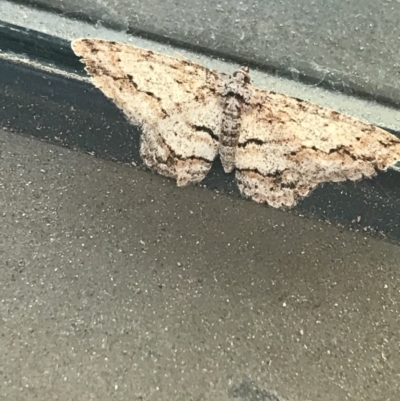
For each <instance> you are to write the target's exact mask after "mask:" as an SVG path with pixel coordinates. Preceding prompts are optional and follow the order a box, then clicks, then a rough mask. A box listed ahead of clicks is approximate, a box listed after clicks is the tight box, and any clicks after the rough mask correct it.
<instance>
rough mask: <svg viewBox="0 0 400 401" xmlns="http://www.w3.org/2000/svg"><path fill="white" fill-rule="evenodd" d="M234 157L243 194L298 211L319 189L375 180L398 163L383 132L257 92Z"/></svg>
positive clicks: (398, 152)
mask: <svg viewBox="0 0 400 401" xmlns="http://www.w3.org/2000/svg"><path fill="white" fill-rule="evenodd" d="M253 103H254V104H253V107H252V108H251V109H250V110H249V112H248V113H246V114H244V115H243V116H242V120H241V134H240V138H239V145H238V149H237V152H236V179H237V183H238V186H239V189H240V191H241V192H242V193H243V194H245V195H247V196H249V197H250V198H251V199H253V200H255V201H257V202H267V203H268V204H269V205H271V206H273V207H282V206H288V207H290V206H294V205H295V204H296V202H297V200H298V198H299V197H303V196H306V195H308V194H309V193H310V192H311V191H312V190H313V189H314V188H315V187H316V186H317V185H318V184H321V183H324V182H332V181H333V182H337V181H344V180H359V179H361V178H363V177H372V176H374V175H375V174H376V172H377V170H385V169H387V168H388V167H389V166H391V165H392V164H394V163H395V162H396V161H397V160H400V140H399V138H397V137H396V136H394V135H392V134H389V133H388V132H386V131H383V130H382V129H379V128H377V127H374V126H372V125H369V124H366V123H364V122H361V121H359V120H356V119H354V118H351V117H348V116H345V115H343V114H339V113H337V112H335V111H333V110H329V109H326V108H323V107H320V106H318V105H315V104H311V103H308V102H305V101H301V100H298V99H295V98H290V97H287V96H284V95H279V94H275V93H273V92H266V91H265V92H264V91H261V90H256V91H255V97H254V102H253Z"/></svg>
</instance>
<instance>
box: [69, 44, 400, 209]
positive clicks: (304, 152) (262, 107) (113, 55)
mask: <svg viewBox="0 0 400 401" xmlns="http://www.w3.org/2000/svg"><path fill="white" fill-rule="evenodd" d="M72 49H73V50H74V52H75V54H76V55H77V56H79V57H81V58H82V61H83V63H84V64H85V65H86V70H87V72H88V73H89V74H90V76H91V79H92V82H93V83H94V85H95V86H96V87H97V88H99V89H100V90H101V91H102V92H103V93H104V94H105V95H106V96H107V97H108V98H110V99H111V100H112V101H113V102H114V103H115V104H116V105H117V106H118V107H119V108H120V109H122V111H123V112H124V113H125V115H126V116H127V118H128V119H129V120H130V121H131V122H132V123H133V124H135V125H139V126H140V127H141V131H142V134H141V144H140V154H141V157H142V158H143V161H144V163H145V164H146V165H147V166H148V167H150V168H151V169H153V170H155V171H156V172H158V173H159V174H162V175H164V176H167V177H171V178H173V179H175V180H176V182H177V184H178V186H184V185H187V184H191V183H198V182H200V181H201V180H203V179H204V177H205V176H206V175H207V173H208V171H209V170H210V168H211V166H212V163H213V160H214V159H215V158H216V157H217V155H218V154H219V157H220V159H221V162H222V166H223V168H224V170H225V172H227V173H229V172H231V171H235V177H236V182H237V185H238V187H239V189H240V191H241V193H242V194H244V195H245V196H247V197H250V198H251V199H253V200H254V201H256V202H266V203H268V204H269V205H271V206H273V207H292V206H294V205H295V204H296V202H297V201H298V200H299V198H301V197H304V196H307V195H308V194H309V193H310V192H311V191H312V190H313V189H314V188H315V187H316V186H317V185H319V184H321V183H324V182H332V181H333V182H338V181H344V180H359V179H361V178H363V177H372V176H374V175H375V174H376V173H377V171H378V170H386V169H387V168H388V167H389V166H391V165H392V164H394V163H395V162H396V161H398V160H400V140H399V139H398V138H397V137H396V136H394V135H392V134H390V133H388V132H386V131H384V130H382V129H380V128H377V127H375V126H372V125H370V124H367V123H364V122H361V121H359V120H356V119H354V118H352V117H349V116H346V115H343V114H340V113H338V112H336V111H333V110H329V109H326V108H324V107H320V106H318V105H316V104H312V103H308V102H306V101H303V100H300V99H296V98H293V97H289V96H285V95H282V94H277V93H274V92H270V91H266V90H261V89H258V88H256V87H254V86H253V85H252V84H251V79H250V73H249V70H248V68H246V67H242V68H241V69H239V70H237V71H236V72H235V73H233V74H232V75H226V74H222V73H219V72H217V71H214V70H211V69H208V68H205V67H203V66H201V65H199V64H196V63H194V62H191V61H187V60H179V59H176V58H173V57H168V56H165V55H162V54H158V53H155V52H153V51H150V50H145V49H141V48H138V47H134V46H131V45H127V44H123V43H118V42H110V41H106V40H102V39H91V38H90V39H89V38H85V39H77V40H74V41H73V42H72Z"/></svg>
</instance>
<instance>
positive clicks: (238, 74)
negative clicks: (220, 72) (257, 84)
mask: <svg viewBox="0 0 400 401" xmlns="http://www.w3.org/2000/svg"><path fill="white" fill-rule="evenodd" d="M233 77H234V78H236V79H237V80H240V81H242V82H243V83H245V84H249V83H251V78H250V70H249V67H241V68H240V69H238V70H237V71H235V72H234V73H233Z"/></svg>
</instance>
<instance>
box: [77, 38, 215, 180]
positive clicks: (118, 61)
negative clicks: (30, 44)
mask: <svg viewBox="0 0 400 401" xmlns="http://www.w3.org/2000/svg"><path fill="white" fill-rule="evenodd" d="M72 48H73V50H74V52H75V53H76V54H77V55H78V56H80V57H82V59H83V62H84V63H85V64H86V70H87V71H88V72H89V74H90V75H91V77H92V81H93V83H94V84H95V86H96V87H98V88H99V89H100V90H101V91H102V92H103V93H104V94H105V95H106V96H107V97H108V98H110V99H111V100H112V101H113V102H114V103H115V104H116V105H117V106H118V107H119V108H120V109H122V110H123V112H124V113H125V114H126V116H127V117H128V119H129V120H130V121H131V122H132V123H134V124H137V125H140V126H141V127H142V136H141V156H142V158H143V160H144V162H145V164H146V165H147V166H148V167H150V168H152V169H154V170H156V171H157V172H158V173H160V174H163V175H165V176H168V177H171V178H174V179H176V180H177V183H178V185H186V184H188V183H192V182H199V181H201V180H202V179H203V178H204V177H205V176H206V174H207V173H208V171H209V169H210V168H211V165H212V161H213V160H214V158H215V156H216V155H217V153H218V138H219V135H220V129H221V128H220V127H221V118H220V95H219V93H220V91H221V88H222V82H221V79H220V77H219V75H218V74H217V73H216V72H214V71H211V70H208V69H206V68H204V67H202V66H200V65H198V64H195V63H191V62H188V61H185V60H177V59H175V58H172V57H167V56H163V55H161V54H158V53H154V52H152V51H149V50H144V49H140V48H137V47H134V46H130V45H126V44H123V43H117V42H109V41H106V40H101V39H78V40H75V41H73V42H72Z"/></svg>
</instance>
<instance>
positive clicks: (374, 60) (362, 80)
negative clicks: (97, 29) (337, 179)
mask: <svg viewBox="0 0 400 401" xmlns="http://www.w3.org/2000/svg"><path fill="white" fill-rule="evenodd" d="M18 2H22V3H25V4H26V3H28V4H38V5H40V6H44V7H46V8H50V9H53V10H56V11H57V12H61V13H64V14H65V15H68V16H72V17H73V16H77V17H79V18H81V17H84V18H85V19H90V20H91V21H92V22H100V23H103V24H108V25H109V26H113V27H116V28H117V29H118V30H123V31H129V32H142V33H143V32H144V33H148V34H153V35H157V36H158V37H160V38H161V37H164V38H169V39H172V40H176V41H179V42H182V43H186V44H189V45H193V46H199V47H202V48H204V49H210V50H212V51H214V52H217V53H218V52H220V53H222V54H225V55H229V56H233V57H238V58H241V59H244V60H248V61H250V62H253V63H257V64H259V65H261V66H268V67H274V68H283V69H284V70H287V71H291V72H292V75H293V78H294V79H296V77H297V76H298V75H299V74H300V75H301V74H305V75H308V76H312V77H314V78H315V80H316V82H320V84H321V83H322V82H324V83H325V84H327V85H328V86H331V87H333V88H336V89H340V90H345V91H348V92H351V90H352V88H353V89H354V88H355V89H357V90H360V91H364V92H368V93H372V94H375V95H380V96H383V97H387V98H390V99H392V101H394V102H399V99H400V64H399V59H398V49H399V47H400V40H399V37H400V28H399V24H398V17H399V14H400V3H399V2H398V1H391V0H388V1H385V2H378V1H375V0H353V1H348V0H324V1H319V2H318V1H309V0H295V1H293V0H268V1H259V0H246V1H239V0H235V1H231V0H223V1H218V2H215V1H214V0H201V1H197V2H196V1H195V2H194V1H191V0H178V1H176V0H174V1H171V0H167V1H165V0H151V1H150V0H148V1H137V2H134V3H132V2H131V1H129V0H107V1H104V0H97V1H93V0H86V1H85V0H67V1H65V0H30V1H26V0H19V1H18Z"/></svg>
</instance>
